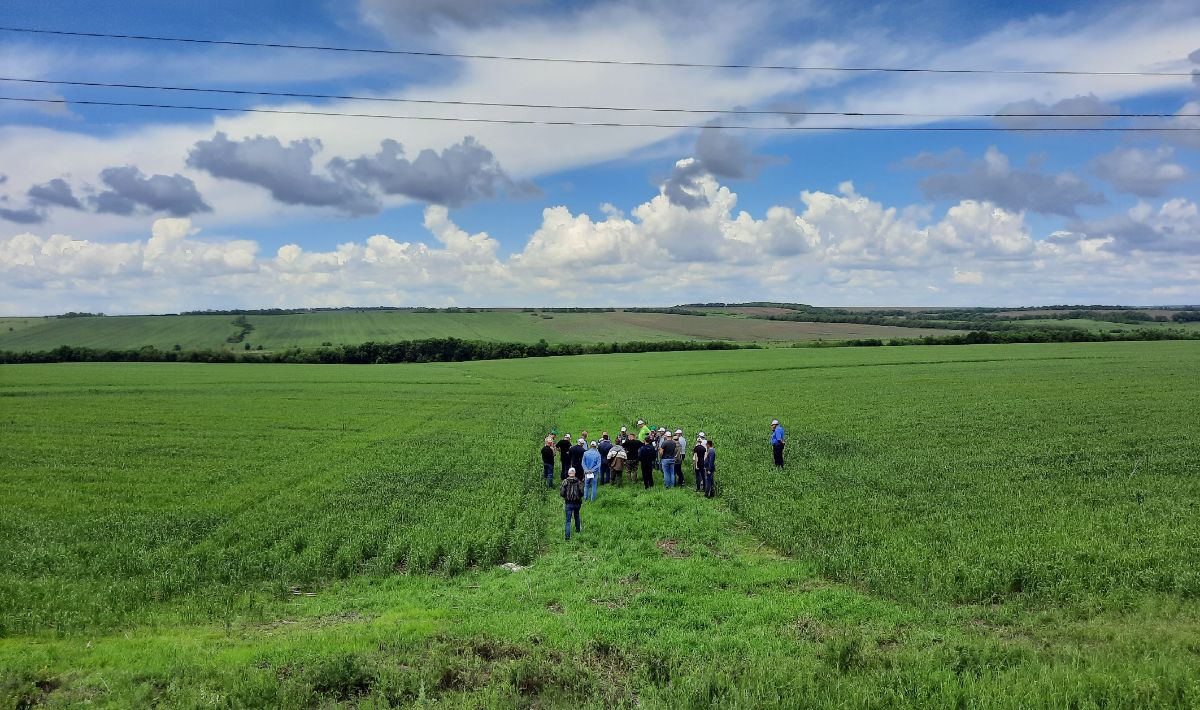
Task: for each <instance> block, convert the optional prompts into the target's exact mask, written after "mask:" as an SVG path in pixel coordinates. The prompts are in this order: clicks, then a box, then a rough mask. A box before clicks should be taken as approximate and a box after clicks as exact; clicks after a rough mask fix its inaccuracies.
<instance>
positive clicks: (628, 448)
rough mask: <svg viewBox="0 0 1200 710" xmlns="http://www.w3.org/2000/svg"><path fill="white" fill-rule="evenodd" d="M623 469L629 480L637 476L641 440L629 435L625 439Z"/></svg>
mask: <svg viewBox="0 0 1200 710" xmlns="http://www.w3.org/2000/svg"><path fill="white" fill-rule="evenodd" d="M623 446H624V448H625V470H626V471H627V472H628V474H629V480H631V481H632V480H635V479H636V478H637V462H638V452H639V451H641V450H642V442H640V441H638V440H637V439H636V438H634V437H632V436H630V437H627V438H626V439H625V444H624V445H623Z"/></svg>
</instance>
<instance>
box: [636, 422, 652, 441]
mask: <svg viewBox="0 0 1200 710" xmlns="http://www.w3.org/2000/svg"><path fill="white" fill-rule="evenodd" d="M637 425H638V435H637V438H638V441H645V440H646V435H647V434H649V433H650V427H648V426H646V422H645V420H642V419H639V420H638V423H637Z"/></svg>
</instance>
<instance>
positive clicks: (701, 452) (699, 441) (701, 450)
mask: <svg viewBox="0 0 1200 710" xmlns="http://www.w3.org/2000/svg"><path fill="white" fill-rule="evenodd" d="M706 455H708V447H707V446H705V445H704V432H700V433H699V434H696V445H695V446H693V447H692V475H693V476H695V477H696V492H697V493H699V492H700V491H701V490H703V488H704V457H705V456H706Z"/></svg>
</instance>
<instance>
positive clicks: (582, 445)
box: [568, 439, 587, 477]
mask: <svg viewBox="0 0 1200 710" xmlns="http://www.w3.org/2000/svg"><path fill="white" fill-rule="evenodd" d="M585 451H587V442H586V441H584V440H583V439H579V440H577V441H576V442H575V445H574V446H572V447H571V448H570V450H569V451H568V453H569V454H570V456H571V468H573V469H575V476H576V477H581V476H582V475H583V452H585Z"/></svg>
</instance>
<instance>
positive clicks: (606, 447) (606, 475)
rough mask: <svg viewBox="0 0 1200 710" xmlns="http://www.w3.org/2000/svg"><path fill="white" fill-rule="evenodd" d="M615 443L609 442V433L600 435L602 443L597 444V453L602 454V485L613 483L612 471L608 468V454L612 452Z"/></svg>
mask: <svg viewBox="0 0 1200 710" xmlns="http://www.w3.org/2000/svg"><path fill="white" fill-rule="evenodd" d="M612 448H613V443H612V442H611V441H609V440H608V432H604V433H602V434H601V435H600V441H598V442H596V451H599V452H600V485H605V484H608V483H611V482H612V481H611V475H612V473H611V471H610V470H609V466H608V452H609V451H612Z"/></svg>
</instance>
